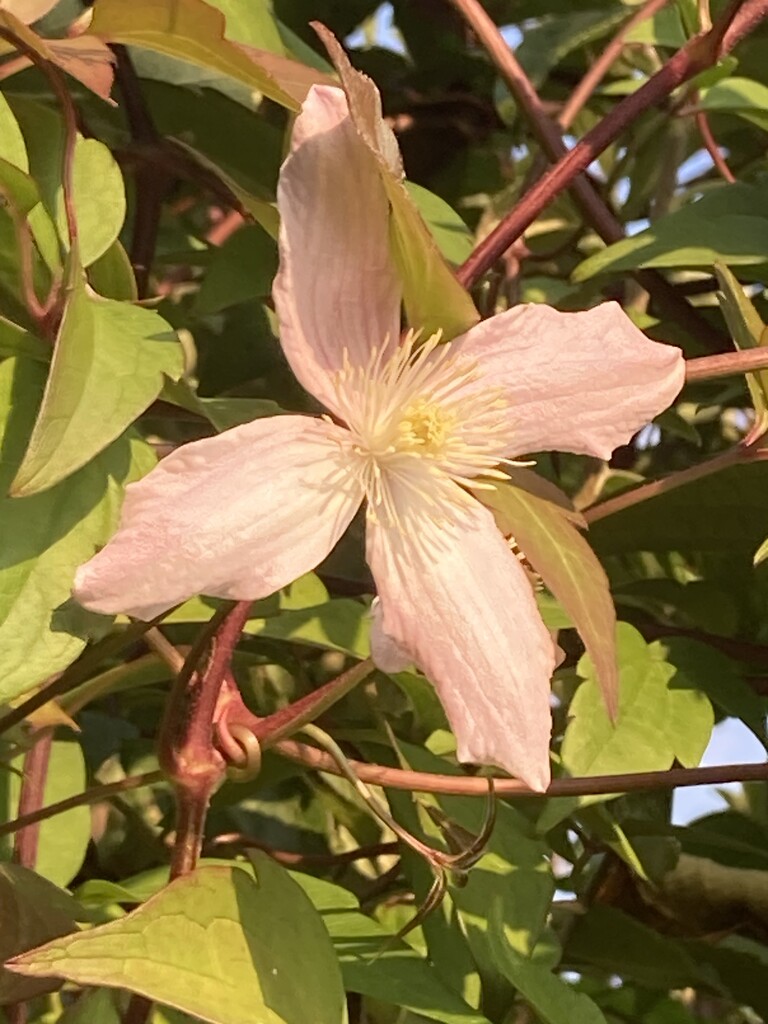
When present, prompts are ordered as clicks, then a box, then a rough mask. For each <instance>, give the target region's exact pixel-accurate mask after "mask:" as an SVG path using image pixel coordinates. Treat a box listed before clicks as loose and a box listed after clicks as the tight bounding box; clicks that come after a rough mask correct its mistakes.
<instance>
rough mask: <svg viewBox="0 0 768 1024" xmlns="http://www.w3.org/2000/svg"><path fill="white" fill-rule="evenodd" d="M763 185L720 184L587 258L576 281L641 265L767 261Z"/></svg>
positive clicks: (576, 272)
mask: <svg viewBox="0 0 768 1024" xmlns="http://www.w3.org/2000/svg"><path fill="white" fill-rule="evenodd" d="M765 195H766V188H765V185H763V184H757V185H751V184H746V183H739V184H736V185H728V186H727V187H725V188H716V189H713V190H712V191H710V192H707V193H706V195H704V196H702V198H701V199H699V200H697V201H696V202H694V203H689V204H688V205H687V206H684V207H683V208H682V209H681V210H677V211H675V212H674V213H669V214H667V215H666V216H664V217H660V218H659V219H658V220H656V221H654V222H653V224H651V226H650V227H648V228H646V229H645V230H644V231H639V232H638V233H637V234H635V235H632V237H631V238H625V239H623V240H622V241H620V242H616V243H615V244H614V245H609V246H607V248H605V249H601V250H600V251H599V252H597V253H595V255H594V256H589V257H588V258H587V259H586V260H584V261H583V262H582V263H580V264H579V265H578V266H577V267H576V269H575V270H574V272H573V275H572V276H573V280H574V281H586V280H588V279H589V278H591V277H594V276H595V274H600V273H606V272H610V273H619V272H621V271H625V270H635V269H637V268H643V267H704V268H706V269H710V268H711V267H712V264H713V263H716V262H718V261H720V262H722V263H727V264H730V265H731V266H749V265H751V264H760V263H763V262H764V261H765V260H766V259H768V242H767V241H766V239H768V223H766V222H767V221H768V216H765V215H764V214H763V212H762V211H764V210H765V209H766V203H765Z"/></svg>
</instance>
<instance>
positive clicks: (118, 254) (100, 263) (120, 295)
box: [88, 240, 139, 302]
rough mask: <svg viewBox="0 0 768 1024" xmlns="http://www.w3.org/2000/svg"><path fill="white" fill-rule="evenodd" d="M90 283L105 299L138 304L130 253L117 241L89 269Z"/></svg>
mask: <svg viewBox="0 0 768 1024" xmlns="http://www.w3.org/2000/svg"><path fill="white" fill-rule="evenodd" d="M88 283H89V284H90V286H91V288H93V290H94V291H95V292H97V293H98V294H99V295H101V296H103V297H104V298H105V299H115V300H116V301H117V302H136V300H137V299H138V297H139V296H138V292H137V291H136V278H135V277H134V276H133V267H132V266H131V261H130V259H129V258H128V253H127V252H126V251H125V249H124V248H123V246H122V245H121V244H120V242H119V241H117V240H116V241H114V242H113V243H112V245H110V247H109V248H108V249H107V250H106V252H104V253H102V255H101V256H99V258H98V259H96V260H94V262H93V263H92V264H91V265H90V266H89V267H88Z"/></svg>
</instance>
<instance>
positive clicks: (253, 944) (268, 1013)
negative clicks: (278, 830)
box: [12, 856, 347, 1024]
mask: <svg viewBox="0 0 768 1024" xmlns="http://www.w3.org/2000/svg"><path fill="white" fill-rule="evenodd" d="M257 863H258V867H257V879H256V881H254V879H253V878H252V877H251V876H250V875H249V874H248V873H247V872H246V871H243V870H241V869H240V868H237V867H234V868H226V867H202V868H198V870H197V871H195V872H194V873H193V874H190V875H186V876H184V877H183V878H178V879H177V880H176V881H175V882H171V884H170V885H169V886H167V888H165V889H163V890H162V891H161V892H159V893H158V894H157V895H156V896H153V897H152V898H151V899H150V900H149V901H148V902H147V903H145V904H144V905H143V906H141V907H139V909H138V910H135V911H134V912H133V913H131V914H128V915H127V916H126V917H123V918H120V919H119V920H117V921H111V922H110V923H109V924H106V925H102V926H101V927H98V928H94V929H92V930H91V931H88V932H81V933H79V934H77V935H73V936H69V937H66V938H63V939H57V940H55V941H54V942H49V943H48V944H47V945H45V946H43V947H41V948H40V949H37V950H34V951H32V952H31V953H27V954H25V955H24V956H21V957H17V958H16V959H15V960H14V961H13V962H12V967H13V969H14V970H16V971H18V972H19V973H20V974H22V975H25V976H26V977H34V978H40V977H59V978H64V979H65V980H68V981H73V982H75V983H77V984H81V985H107V986H109V987H115V988H127V989H128V990H129V991H131V992H138V993H140V994H141V995H143V996H146V997H147V998H149V999H153V1000H156V1001H157V1002H160V1003H165V1004H167V1005H169V1006H172V1007H174V1008H175V1009H178V1010H181V1011H183V1012H184V1013H190V1014H193V1015H195V1016H197V1017H200V1018H201V1019H202V1020H205V1021H211V1022H213V1024H243V1022H244V1021H249V1022H251V1021H252V1022H253V1024H298V1022H303V1021H312V1024H343V1022H345V1021H346V1019H347V1017H346V1003H345V999H344V989H343V985H342V980H341V974H340V970H339V965H338V961H337V959H336V955H335V953H334V951H333V947H332V946H331V943H330V940H329V938H328V933H327V932H326V930H325V928H324V926H323V923H322V920H321V918H320V916H319V915H318V913H317V911H316V910H315V909H314V907H313V906H312V904H311V903H310V901H309V900H308V899H307V897H306V896H305V895H304V893H303V892H302V891H301V889H300V888H299V886H298V885H297V884H296V882H294V881H293V880H292V879H291V878H290V876H289V875H288V874H287V873H286V872H285V871H284V869H283V868H281V867H280V866H279V865H278V864H276V863H275V862H274V861H272V860H271V859H270V858H268V857H266V856H263V857H260V858H258V862H257ZM297 970H298V971H300V975H297Z"/></svg>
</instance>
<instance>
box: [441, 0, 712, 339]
mask: <svg viewBox="0 0 768 1024" xmlns="http://www.w3.org/2000/svg"><path fill="white" fill-rule="evenodd" d="M451 3H452V4H453V6H454V7H455V8H456V9H457V11H459V13H460V14H461V15H462V17H463V18H464V19H465V20H466V22H467V24H468V25H469V26H470V27H471V28H472V30H473V32H474V33H475V35H476V36H477V38H478V39H479V41H480V42H481V43H482V45H483V47H484V48H485V50H486V51H487V52H488V55H489V56H490V58H491V59H492V60H493V62H494V64H495V65H496V67H497V69H498V71H499V73H500V74H501V75H502V77H503V78H504V80H505V82H506V83H507V85H508V86H509V89H510V91H511V92H512V94H513V96H514V97H515V100H516V102H517V104H518V106H519V107H520V109H521V110H522V111H523V113H524V114H525V117H526V120H527V121H528V123H529V125H530V126H531V129H532V131H533V133H534V135H535V136H536V138H537V140H538V142H539V144H540V146H541V148H542V149H543V151H544V153H545V154H546V156H547V157H548V159H549V160H550V162H551V163H553V164H557V162H558V161H561V160H563V159H565V158H566V156H567V155H568V149H567V147H566V145H565V143H564V141H563V138H562V135H561V128H560V127H558V125H557V124H555V122H554V121H552V120H551V119H550V118H549V117H548V115H547V112H546V110H545V109H544V105H543V103H542V102H541V99H540V98H539V95H538V93H537V92H536V90H535V89H534V87H533V83H532V82H531V80H530V78H529V77H528V75H527V74H526V72H525V69H524V68H523V66H522V65H521V64H520V62H519V61H518V60H517V58H516V56H515V55H514V53H513V52H512V50H511V49H510V47H509V45H508V44H507V42H506V40H505V39H504V37H503V36H502V34H501V32H500V31H499V28H498V26H497V25H496V23H495V22H494V21H493V19H492V18H491V17H490V16H489V15H488V14H487V12H486V11H485V10H484V8H483V7H482V5H481V4H480V3H479V0H451ZM564 187H568V188H569V189H570V190H571V192H572V194H573V198H574V199H575V201H576V203H577V205H578V206H579V208H580V209H581V211H582V212H583V214H584V217H585V219H586V220H587V222H588V223H589V224H590V226H591V227H592V228H593V229H594V231H595V232H596V233H597V234H598V235H599V236H600V238H601V239H602V240H603V241H604V242H605V243H606V245H613V244H614V243H616V242H619V241H622V240H623V239H624V237H625V231H624V227H623V225H622V224H621V222H620V221H619V220H618V219H617V218H616V216H615V215H614V213H613V211H612V210H611V209H610V208H609V207H608V205H607V204H606V203H605V202H604V200H603V199H602V198H601V196H600V195H599V193H598V192H597V191H596V189H595V188H594V186H593V185H592V182H591V181H590V179H589V178H588V177H587V176H586V175H584V174H581V173H580V174H577V175H575V176H574V177H573V178H571V180H570V181H568V182H567V183H566V185H565V186H564ZM529 194H530V193H529ZM526 198H527V196H526V197H524V198H523V200H521V202H522V203H525V201H526ZM502 223H504V222H502ZM499 255H500V254H499ZM470 259H472V257H470ZM462 269H463V268H462ZM634 276H635V277H636V278H637V280H638V282H639V283H640V284H641V285H642V287H643V288H645V289H646V291H647V292H648V293H649V294H650V295H651V296H652V297H653V298H654V299H655V300H656V302H657V303H658V305H659V308H660V309H661V310H662V312H663V313H664V314H665V315H669V316H670V317H672V318H674V319H676V320H678V321H679V322H680V323H681V325H683V326H685V327H686V328H687V329H688V330H689V331H690V333H691V334H692V335H694V336H695V337H698V339H699V340H700V341H703V342H705V343H706V344H708V345H710V346H712V347H714V346H715V345H717V346H718V347H721V342H722V337H721V335H720V333H719V332H718V331H717V330H716V329H715V328H713V327H712V326H711V325H710V324H709V323H708V321H706V320H705V319H704V318H703V317H702V316H701V315H700V314H699V313H698V312H697V311H696V310H695V309H694V308H693V307H692V306H690V305H689V303H688V302H687V301H686V300H685V298H683V297H682V296H681V295H679V294H678V293H677V292H676V291H675V289H674V287H673V286H672V285H670V284H669V282H668V281H667V280H666V278H664V277H663V275H662V274H660V273H659V272H658V271H656V270H637V271H635V272H634ZM459 277H460V278H461V271H460V272H459ZM463 283H469V282H463Z"/></svg>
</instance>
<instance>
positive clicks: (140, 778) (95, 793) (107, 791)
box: [0, 772, 165, 836]
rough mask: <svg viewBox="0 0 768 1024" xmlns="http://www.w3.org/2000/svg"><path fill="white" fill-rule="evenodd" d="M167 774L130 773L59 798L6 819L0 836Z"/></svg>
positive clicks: (158, 779) (107, 798) (115, 794)
mask: <svg viewBox="0 0 768 1024" xmlns="http://www.w3.org/2000/svg"><path fill="white" fill-rule="evenodd" d="M164 781H165V776H164V775H163V773H162V772H144V773H143V774H142V775H128V776H126V777H125V778H124V779H120V780H119V781H118V782H109V783H107V784H106V785H104V786H92V787H91V788H90V789H86V790H85V792H83V793H76V794H75V795H74V796H68V797H67V798H66V799H65V800H59V801H58V802H57V803H55V804H49V805H48V806H47V807H41V808H39V809H38V810H36V811H30V812H29V813H28V814H24V815H21V816H20V817H18V818H14V820H13V821H5V822H3V823H2V824H0V836H7V835H11V834H12V833H14V832H18V831H19V829H23V828H27V827H28V826H29V825H34V824H35V823H36V822H38V821H45V820H46V819H47V818H55V817H56V815H57V814H63V813H64V812H65V811H71V810H72V808H73V807H82V806H83V805H84V804H86V805H87V804H97V803H100V802H101V801H102V800H109V798H110V797H112V796H117V794H118V793H126V792H128V791H129V790H131V789H141V788H143V787H144V786H153V785H155V783H158V782H164Z"/></svg>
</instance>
